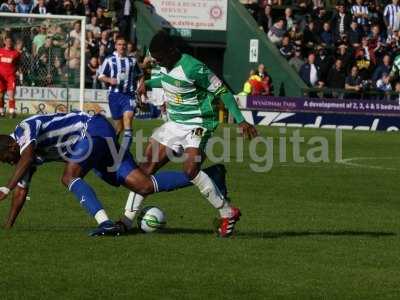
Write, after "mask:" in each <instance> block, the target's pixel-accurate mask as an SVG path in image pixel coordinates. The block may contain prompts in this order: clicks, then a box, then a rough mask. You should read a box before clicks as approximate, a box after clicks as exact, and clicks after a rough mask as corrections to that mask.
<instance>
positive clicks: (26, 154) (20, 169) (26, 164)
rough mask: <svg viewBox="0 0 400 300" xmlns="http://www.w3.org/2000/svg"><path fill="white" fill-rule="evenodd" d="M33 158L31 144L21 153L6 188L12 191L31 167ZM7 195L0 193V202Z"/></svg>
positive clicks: (32, 145) (33, 150)
mask: <svg viewBox="0 0 400 300" xmlns="http://www.w3.org/2000/svg"><path fill="white" fill-rule="evenodd" d="M34 157H35V147H34V144H33V143H31V144H30V145H29V146H27V147H26V148H25V149H24V151H22V153H21V158H20V159H19V161H18V163H17V165H16V167H15V171H14V174H13V175H12V177H11V178H10V180H9V181H8V184H7V186H6V187H7V188H8V189H9V190H10V191H12V190H13V189H15V187H16V186H17V184H18V182H19V181H20V180H21V179H22V177H24V176H25V174H26V173H27V172H28V171H29V169H30V168H31V167H32V164H33V162H34ZM6 196H7V195H4V194H1V193H0V200H4V199H5V198H6Z"/></svg>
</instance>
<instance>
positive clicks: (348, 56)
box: [336, 44, 354, 74]
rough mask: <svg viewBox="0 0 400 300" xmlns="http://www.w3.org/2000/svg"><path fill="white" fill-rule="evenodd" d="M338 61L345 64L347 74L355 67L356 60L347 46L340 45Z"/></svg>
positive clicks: (337, 53)
mask: <svg viewBox="0 0 400 300" xmlns="http://www.w3.org/2000/svg"><path fill="white" fill-rule="evenodd" d="M336 59H340V60H341V61H342V62H343V66H344V69H345V71H346V74H347V73H348V72H350V69H351V66H352V65H353V62H354V58H353V54H352V52H351V50H350V49H349V47H348V46H347V45H346V44H340V45H339V46H338V48H337V51H336Z"/></svg>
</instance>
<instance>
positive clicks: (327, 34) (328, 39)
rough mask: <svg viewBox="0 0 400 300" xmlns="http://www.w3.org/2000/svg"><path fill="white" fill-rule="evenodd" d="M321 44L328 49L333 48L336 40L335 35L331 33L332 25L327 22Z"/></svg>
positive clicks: (322, 33)
mask: <svg viewBox="0 0 400 300" xmlns="http://www.w3.org/2000/svg"><path fill="white" fill-rule="evenodd" d="M320 39H321V42H322V43H323V44H325V45H326V46H328V47H331V46H333V43H334V39H333V33H332V31H331V25H330V24H329V22H325V23H324V25H323V30H322V32H321V35H320Z"/></svg>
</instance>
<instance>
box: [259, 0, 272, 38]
mask: <svg viewBox="0 0 400 300" xmlns="http://www.w3.org/2000/svg"><path fill="white" fill-rule="evenodd" d="M257 24H258V26H259V27H260V29H263V30H264V32H268V31H269V29H270V28H271V27H272V25H273V24H274V21H273V18H272V6H271V5H269V4H268V5H266V6H265V8H264V9H263V10H261V11H260V13H259V14H258V17H257Z"/></svg>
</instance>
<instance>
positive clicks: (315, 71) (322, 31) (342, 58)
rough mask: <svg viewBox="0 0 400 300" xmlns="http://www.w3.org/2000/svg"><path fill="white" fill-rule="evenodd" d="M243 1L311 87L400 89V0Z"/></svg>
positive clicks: (363, 91)
mask: <svg viewBox="0 0 400 300" xmlns="http://www.w3.org/2000/svg"><path fill="white" fill-rule="evenodd" d="M240 2H242V3H243V5H244V6H245V7H246V9H247V10H248V11H249V12H250V13H251V14H252V15H253V16H254V18H255V19H256V20H257V23H258V26H259V27H260V29H261V30H264V31H265V33H266V35H267V36H268V38H269V40H270V41H271V42H272V43H274V44H275V45H276V46H277V47H278V49H279V52H280V53H281V55H282V56H283V57H284V58H285V59H286V60H287V61H288V63H289V65H290V66H292V67H293V68H294V69H295V71H296V72H297V73H298V74H299V75H300V77H301V78H302V79H303V81H304V82H305V83H306V84H307V85H308V86H309V87H310V88H323V87H324V88H329V89H331V92H330V93H331V94H332V93H333V94H334V95H335V96H339V97H342V96H343V95H345V96H346V94H351V96H356V95H358V96H360V94H367V91H368V93H371V92H372V93H376V92H379V93H381V94H382V93H383V94H388V93H390V92H391V91H396V92H399V91H400V84H399V69H400V68H399V67H400V56H398V55H399V54H400V5H399V0H382V1H378V0H337V1H329V3H327V2H328V1H324V0H258V1H257V0H240ZM331 3H334V4H332V5H329V4H331ZM396 57H398V58H397V59H396ZM336 89H344V90H347V92H345V93H344V94H343V93H340V92H339V91H335V90H336Z"/></svg>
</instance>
